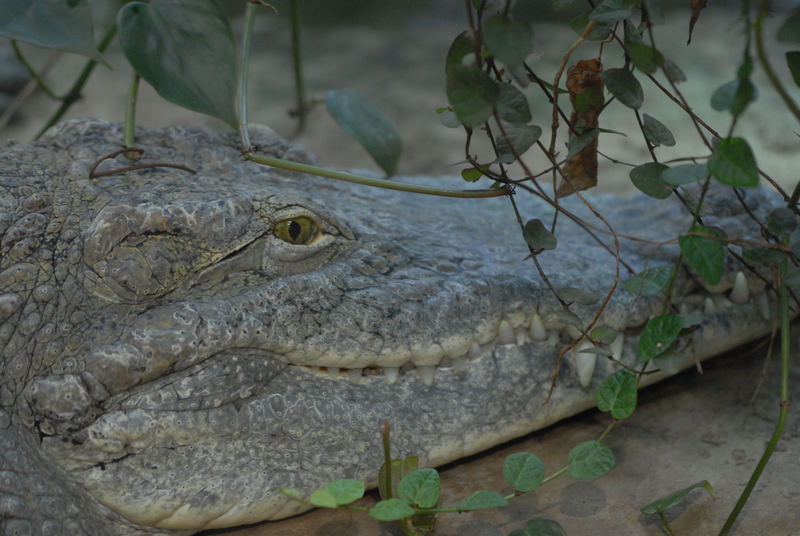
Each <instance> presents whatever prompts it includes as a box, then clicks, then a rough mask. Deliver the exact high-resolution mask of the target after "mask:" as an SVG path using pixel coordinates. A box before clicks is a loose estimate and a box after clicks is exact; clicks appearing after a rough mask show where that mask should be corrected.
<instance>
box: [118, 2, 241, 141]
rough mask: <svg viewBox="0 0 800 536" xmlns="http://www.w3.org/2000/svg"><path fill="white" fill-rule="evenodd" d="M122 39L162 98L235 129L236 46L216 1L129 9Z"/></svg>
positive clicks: (140, 5)
mask: <svg viewBox="0 0 800 536" xmlns="http://www.w3.org/2000/svg"><path fill="white" fill-rule="evenodd" d="M119 39H120V43H121V44H122V50H123V51H124V52H125V56H127V58H128V61H129V62H130V64H131V65H132V66H133V68H134V69H135V70H136V72H137V73H139V75H141V77H142V78H144V79H145V80H146V81H147V82H149V83H150V85H152V86H153V87H154V88H155V89H156V91H157V92H158V94H159V95H161V96H162V97H163V98H165V99H167V100H168V101H170V102H174V103H175V104H179V105H180V106H183V107H184V108H188V109H190V110H194V111H196V112H200V113H204V114H207V115H211V116H213V117H217V118H219V119H221V120H223V121H225V122H226V123H228V124H229V125H230V126H232V127H234V128H235V127H236V122H237V114H236V109H235V107H234V101H235V98H236V80H237V79H236V45H235V43H234V40H233V32H232V31H231V27H230V24H229V23H228V17H227V15H226V14H225V10H224V9H222V7H221V6H220V5H219V3H218V2H217V1H216V0H153V2H152V3H150V4H146V3H144V2H131V3H129V4H125V6H123V8H122V9H121V10H120V12H119Z"/></svg>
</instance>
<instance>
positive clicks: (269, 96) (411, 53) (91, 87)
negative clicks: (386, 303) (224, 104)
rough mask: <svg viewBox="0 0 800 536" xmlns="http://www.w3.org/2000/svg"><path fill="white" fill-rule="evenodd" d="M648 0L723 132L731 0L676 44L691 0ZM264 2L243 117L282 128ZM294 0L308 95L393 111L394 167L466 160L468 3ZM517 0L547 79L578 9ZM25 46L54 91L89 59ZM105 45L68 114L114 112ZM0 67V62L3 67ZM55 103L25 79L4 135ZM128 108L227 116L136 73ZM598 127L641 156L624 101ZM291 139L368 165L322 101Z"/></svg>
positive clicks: (784, 154)
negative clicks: (445, 109) (442, 110)
mask: <svg viewBox="0 0 800 536" xmlns="http://www.w3.org/2000/svg"><path fill="white" fill-rule="evenodd" d="M222 3H223V5H224V6H225V7H226V9H227V10H228V11H229V13H230V15H231V18H232V25H233V29H234V32H235V33H236V34H237V36H239V35H240V34H241V31H242V26H243V20H242V13H243V11H244V5H245V2H244V1H243V0H222ZM651 3H652V4H653V5H654V6H655V7H656V8H657V9H655V10H654V11H655V12H656V15H655V17H654V18H655V20H656V22H658V23H659V24H658V25H657V26H656V27H655V30H654V31H655V39H656V45H657V47H658V48H659V49H660V50H662V51H663V52H664V54H665V56H666V57H668V58H669V59H671V60H672V61H673V62H675V63H677V65H678V66H679V67H680V68H681V69H682V70H683V71H684V72H685V73H686V75H687V78H688V80H687V81H686V82H684V83H682V84H680V85H679V88H680V89H681V91H682V92H683V93H684V95H685V97H686V98H687V100H688V102H689V103H690V104H691V106H692V107H693V109H694V110H695V111H696V112H697V113H698V114H699V115H700V116H701V117H702V118H704V119H705V120H706V121H707V122H708V123H709V124H710V125H711V126H713V127H714V128H716V129H717V130H718V131H720V132H727V129H728V127H729V125H730V117H729V114H727V113H723V112H717V111H714V110H712V109H711V107H710V104H709V100H710V95H711V93H712V92H713V91H714V89H716V88H717V87H719V86H721V85H722V84H724V83H726V82H729V81H731V80H733V79H734V78H735V76H736V70H737V68H738V66H739V63H740V61H741V57H742V51H743V47H744V40H743V37H742V29H743V23H742V22H741V21H740V20H739V19H738V15H739V8H738V5H739V2H714V1H713V0H712V1H710V2H709V6H708V7H707V8H706V9H704V10H703V12H702V13H701V15H700V19H699V21H698V22H697V26H696V28H695V32H694V37H693V41H692V43H691V45H689V46H687V44H686V40H687V37H688V31H689V16H690V13H689V2H688V1H686V2H681V3H676V2H668V1H655V2H651ZM577 4H580V5H582V4H581V3H580V2H577ZM119 5H120V3H119V2H110V1H108V0H104V1H102V2H94V6H95V8H96V9H95V15H96V18H95V20H94V25H95V30H96V33H97V35H98V40H99V36H100V35H101V34H102V32H104V31H105V29H106V28H107V27H108V26H109V25H110V23H111V22H112V21H113V19H114V16H115V13H116V11H117V10H118V8H119ZM272 5H273V6H274V7H275V8H276V10H277V14H276V13H275V12H274V11H273V10H271V9H269V8H261V10H260V16H259V17H258V20H257V22H256V30H255V35H254V42H253V49H252V56H251V64H250V83H249V120H250V122H251V123H261V124H266V125H269V126H270V127H272V128H273V129H275V130H276V131H277V132H278V133H279V134H281V135H283V136H285V137H291V136H293V134H294V133H295V130H296V120H295V119H293V118H292V117H290V115H289V110H290V109H292V108H294V107H295V96H294V76H293V67H292V57H291V32H290V27H289V2H288V0H276V1H274V2H272ZM797 5H798V2H797V0H794V1H791V2H783V3H776V7H775V8H774V11H775V14H774V16H772V17H771V18H770V20H769V26H768V28H769V29H770V31H768V32H767V35H768V36H772V35H774V33H775V30H776V28H777V25H778V24H780V22H781V21H782V20H783V19H784V18H785V17H784V16H782V15H783V14H785V13H786V12H787V10H788V9H790V8H792V7H795V6H797ZM300 6H301V13H302V28H303V33H302V52H303V59H304V72H305V81H306V88H307V89H306V91H307V96H308V97H309V98H314V97H317V98H324V96H325V93H326V92H327V91H328V90H330V89H345V88H347V89H353V90H356V91H358V92H360V93H362V94H363V95H365V96H366V97H367V98H368V99H370V100H371V101H372V102H374V103H375V104H376V105H377V106H378V107H379V108H380V109H381V110H383V111H384V113H385V114H386V115H387V116H389V117H390V118H391V119H392V120H393V121H394V122H395V124H396V125H397V127H398V129H399V130H400V133H401V134H402V136H403V141H404V151H403V155H402V156H401V159H400V163H399V166H398V174H400V175H404V174H405V175H408V174H427V175H458V173H459V172H460V170H461V169H462V168H463V167H465V166H464V165H463V164H460V163H461V162H463V160H464V141H465V134H464V131H463V130H462V129H450V128H446V127H444V126H443V125H442V124H441V123H440V122H439V117H438V116H437V114H436V111H435V110H436V109H437V108H439V107H442V106H446V105H447V98H446V95H445V77H444V59H445V56H446V53H447V50H448V47H449V46H450V43H451V42H452V41H453V39H454V38H455V37H456V36H457V35H458V34H459V33H460V32H461V31H463V30H464V29H466V28H467V22H466V8H465V3H464V2H457V1H454V0H447V1H446V0H406V1H404V2H370V1H366V0H337V1H326V0H302V1H301V2H300ZM514 10H515V12H516V13H517V15H518V16H524V17H526V18H528V19H529V20H531V21H533V23H534V26H533V27H534V50H535V53H534V54H533V55H532V56H531V57H530V58H529V63H530V64H531V65H532V67H533V69H534V71H535V72H536V73H537V74H538V75H539V76H540V77H542V78H545V79H550V80H552V78H553V76H554V74H555V71H556V68H557V66H558V64H559V63H560V61H561V58H562V56H563V54H564V52H565V50H566V49H567V48H568V47H569V46H570V44H572V43H573V42H574V41H575V40H576V38H577V34H576V33H575V32H574V31H573V30H572V29H571V28H570V27H569V26H568V24H567V22H568V21H569V19H571V18H572V17H573V16H574V15H575V14H577V11H574V12H569V13H559V14H556V13H554V12H553V9H552V2H551V1H548V0H541V1H539V0H535V1H523V0H520V1H518V2H516V5H515V7H514ZM7 45H8V42H7V40H5V39H2V38H0V47H5V48H0V50H1V51H2V52H0V55H2V53H5V54H9V53H10V49H9V48H8V47H7ZM21 46H22V49H23V51H24V53H25V54H26V55H27V56H29V57H30V58H31V61H32V62H33V63H34V64H35V65H36V66H37V67H38V68H40V69H44V68H45V66H48V65H49V69H46V76H45V78H46V79H47V80H48V81H49V82H50V84H51V85H52V86H53V87H54V88H55V90H56V92H63V91H65V90H66V89H67V88H68V87H69V86H70V85H71V84H72V82H73V80H74V79H75V77H76V76H77V74H78V73H79V71H80V69H81V68H82V67H83V64H84V62H85V59H84V58H82V57H80V56H76V55H73V54H60V55H56V53H54V52H53V51H50V50H46V49H38V48H36V47H32V46H29V45H25V44H22V45H21ZM768 46H769V47H770V54H771V59H772V61H773V65H774V66H775V67H776V68H777V70H778V71H779V73H780V75H781V76H782V77H783V79H784V80H785V81H786V82H787V87H789V88H790V89H789V90H790V92H792V94H793V95H795V97H796V98H799V99H800V91H798V89H797V87H796V86H795V85H793V84H792V83H791V78H790V75H789V72H788V69H787V68H786V65H785V61H784V59H783V54H784V53H785V51H786V49H787V48H786V47H785V46H781V45H779V44H778V43H777V42H775V40H774V38H771V37H768ZM617 48H618V47H616V46H608V47H606V49H605V50H604V52H603V63H604V65H605V67H606V68H610V67H620V66H622V60H621V58H620V55H619V51H618V50H617ZM597 50H598V44H597V43H585V44H583V45H581V46H580V47H579V48H578V49H577V50H576V52H575V53H574V54H573V56H572V58H573V59H572V60H571V61H570V64H572V63H573V62H574V61H577V60H578V59H584V58H589V57H593V56H595V55H596V54H597ZM105 56H106V58H107V59H108V61H109V63H110V64H111V65H112V67H113V70H109V69H106V68H103V67H98V68H97V69H96V70H95V73H94V75H93V77H92V79H91V80H90V81H89V83H88V84H87V86H86V89H85V91H84V92H83V99H82V100H81V101H79V102H78V103H76V104H75V105H74V106H73V107H72V108H71V109H70V111H69V113H68V114H67V117H85V116H91V117H99V118H103V119H106V120H110V121H122V120H123V118H124V105H125V98H126V91H127V85H128V82H129V78H130V74H131V68H130V66H129V65H128V63H127V61H126V60H125V57H124V56H123V54H122V52H121V50H120V46H119V43H118V41H116V40H115V42H114V43H113V44H112V46H111V47H110V48H109V50H108V51H107V53H106V54H105ZM2 63H5V64H8V63H9V62H8V61H6V62H2ZM8 68H9V67H8V66H6V69H8ZM5 76H8V75H5ZM2 77H3V75H2V71H0V79H2ZM662 78H663V76H662ZM639 79H640V81H641V82H642V83H643V85H644V87H645V101H644V106H643V107H642V110H641V111H643V112H644V113H647V114H649V115H651V116H653V117H655V118H656V119H658V120H659V121H661V122H662V123H664V124H665V125H667V127H669V128H670V130H671V131H672V132H673V134H674V135H675V138H676V139H677V141H678V142H677V144H676V146H675V147H672V148H663V147H662V148H659V149H658V150H657V151H658V155H659V158H661V159H662V160H667V159H669V158H670V157H673V156H686V155H696V156H703V155H704V154H705V149H704V148H702V146H701V144H700V143H699V138H698V136H697V133H696V132H695V130H694V127H693V126H692V125H691V123H690V122H689V121H688V120H687V118H686V115H685V114H684V113H682V112H680V111H679V110H678V108H677V107H676V106H675V105H674V104H672V103H671V102H670V101H669V100H668V99H667V98H665V97H664V96H663V95H661V94H660V92H659V91H658V90H657V89H655V88H654V87H653V86H652V85H651V84H650V83H649V82H648V81H647V80H646V79H645V78H644V76H639ZM562 81H563V78H562ZM754 81H755V83H756V85H757V86H758V88H759V90H760V92H759V93H760V94H759V98H758V101H757V102H755V103H754V104H752V105H751V106H750V107H749V109H748V110H747V111H746V112H745V114H744V116H743V117H742V119H741V121H740V123H739V125H738V126H737V129H736V133H737V135H740V136H744V137H745V138H746V139H747V140H748V141H749V142H750V144H751V146H752V147H753V150H754V152H755V154H756V158H757V161H758V164H759V166H760V167H761V168H762V169H764V170H765V171H766V172H767V173H769V174H770V175H772V176H774V177H775V178H776V180H778V181H779V182H781V183H782V184H784V185H785V186H786V187H792V186H793V184H794V182H795V181H796V180H797V179H798V178H799V177H798V173H797V169H796V168H797V161H796V157H794V155H795V153H796V151H797V147H798V143H800V138H798V136H797V135H796V134H795V133H796V132H797V131H800V126H798V125H797V123H796V121H795V120H794V119H793V118H792V117H791V116H790V115H789V114H787V113H784V110H785V109H784V107H783V105H782V103H781V101H780V100H779V98H778V97H777V95H776V93H775V91H774V90H773V89H772V88H771V87H769V86H768V85H767V83H766V81H765V79H764V78H763V76H762V74H761V70H760V68H759V67H758V66H756V69H755V73H754ZM562 83H563V82H562ZM526 94H527V96H528V98H529V100H530V104H531V110H532V111H533V113H534V115H535V122H536V124H538V125H539V126H541V127H542V129H543V130H544V134H543V141H544V142H545V143H548V142H549V135H550V130H549V118H550V114H551V107H550V105H549V104H548V102H547V100H546V98H545V97H544V95H542V94H541V92H540V91H539V90H538V88H537V87H534V86H530V87H529V88H527V90H526ZM6 100H8V97H6ZM561 102H562V104H563V105H564V106H565V110H568V99H567V98H566V97H563V98H562V101H561ZM0 104H1V103H0ZM56 107H57V103H55V102H53V101H52V100H50V99H49V98H48V97H47V96H46V95H45V94H44V93H43V92H41V91H35V92H34V93H33V94H32V95H30V96H29V97H28V98H27V99H26V100H25V101H24V102H23V104H22V106H21V108H20V109H19V111H18V112H17V113H16V114H15V116H14V119H13V120H12V121H11V122H10V123H9V124H8V125H7V126H6V127H5V128H3V129H2V130H0V141H2V140H6V139H16V140H19V141H29V140H30V139H31V138H32V136H33V135H34V134H35V133H36V132H37V131H38V129H39V128H41V126H42V125H44V124H45V122H46V119H47V118H48V117H49V115H50V114H51V113H52V112H53V111H54V110H55V109H56ZM136 119H137V123H138V124H140V125H146V126H155V127H158V126H165V125H171V124H185V125H206V126H211V127H214V128H219V129H225V128H228V127H227V126H226V125H224V124H222V123H221V122H219V121H217V120H214V119H211V118H209V117H206V116H203V115H200V114H197V113H194V112H191V111H188V110H185V109H183V108H180V107H178V106H177V105H174V104H171V103H169V102H167V101H164V100H163V99H161V98H160V97H159V96H158V95H157V94H156V93H155V91H154V90H153V89H152V88H151V87H150V86H149V85H148V84H147V83H146V82H144V81H143V82H142V84H141V86H140V97H139V104H138V108H137V118H136ZM600 126H601V127H602V128H606V129H611V130H615V131H619V132H624V133H627V137H626V136H622V135H616V134H601V136H600V142H599V144H600V150H601V151H602V152H603V153H604V154H607V155H608V156H609V157H611V158H613V159H616V160H619V161H622V162H625V163H628V164H634V165H636V164H642V163H644V162H647V161H648V160H649V155H648V153H647V151H646V149H645V147H644V141H643V139H642V136H641V134H640V133H639V132H638V129H637V128H636V122H635V118H634V116H633V114H632V113H631V112H630V110H629V109H628V108H625V107H624V106H623V105H621V104H619V103H616V102H614V103H611V104H610V105H609V106H608V107H607V108H606V109H605V110H604V112H603V114H602V115H601V116H600ZM479 138H480V137H479ZM565 139H566V136H565V132H563V131H562V134H561V138H560V140H559V144H558V147H560V148H561V149H562V150H564V151H565V146H564V144H563V142H564V141H565ZM294 141H296V142H298V143H300V144H302V145H304V146H306V147H307V148H308V149H310V150H311V151H312V152H313V153H315V154H316V155H317V157H318V160H319V163H320V164H322V165H324V166H330V167H335V168H347V169H355V168H362V169H363V168H366V169H371V170H374V171H376V172H377V171H378V167H377V166H376V165H375V164H374V163H373V162H372V161H371V159H370V157H369V155H368V154H367V153H366V151H365V150H364V149H362V148H361V147H360V146H359V145H358V143H357V142H356V141H355V140H354V139H353V138H352V137H350V136H349V135H347V134H345V133H343V131H341V129H339V127H338V126H336V124H335V123H334V121H333V120H332V119H331V118H330V117H329V116H328V113H327V111H326V110H325V106H324V104H320V105H317V106H316V107H314V109H313V110H312V111H311V113H310V116H309V118H308V121H307V126H306V129H305V131H304V132H303V133H302V134H300V135H299V136H297V137H295V138H294ZM480 141H482V140H480ZM473 152H478V153H479V159H480V160H481V161H489V160H491V159H492V158H491V157H490V156H489V153H488V152H487V151H486V145H482V144H481V143H474V144H473ZM525 160H526V162H527V163H528V165H529V166H530V167H531V169H533V170H534V171H538V170H542V169H545V168H546V167H547V165H546V162H545V159H544V157H543V156H542V154H541V153H538V152H537V150H536V149H535V148H534V149H531V150H530V151H528V153H526V154H525ZM628 169H629V168H628V167H626V166H620V165H614V164H612V163H611V162H609V161H605V160H603V159H602V158H601V166H600V184H599V188H598V189H599V190H603V191H609V190H611V191H617V192H625V191H632V190H633V186H632V185H631V184H630V180H629V178H628ZM514 174H515V176H516V177H521V172H520V171H519V170H514ZM458 186H459V185H458V184H455V187H458Z"/></svg>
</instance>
